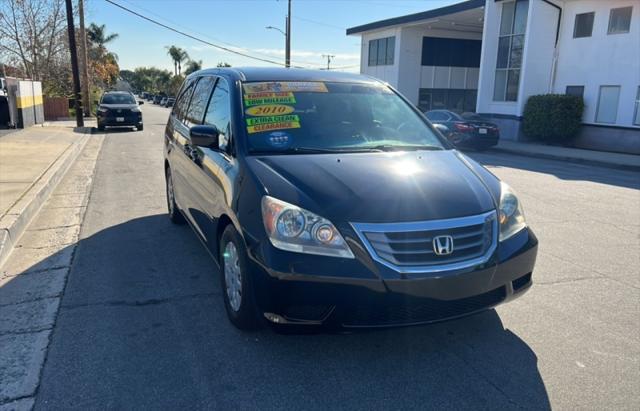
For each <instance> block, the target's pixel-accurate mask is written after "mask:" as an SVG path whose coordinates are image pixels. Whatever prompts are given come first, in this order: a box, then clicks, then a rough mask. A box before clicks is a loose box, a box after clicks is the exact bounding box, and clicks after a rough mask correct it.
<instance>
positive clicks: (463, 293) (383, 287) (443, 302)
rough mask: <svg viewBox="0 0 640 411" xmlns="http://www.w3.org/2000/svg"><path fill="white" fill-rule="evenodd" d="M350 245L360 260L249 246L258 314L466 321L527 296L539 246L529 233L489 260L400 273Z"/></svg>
mask: <svg viewBox="0 0 640 411" xmlns="http://www.w3.org/2000/svg"><path fill="white" fill-rule="evenodd" d="M347 241H349V242H350V244H351V245H352V249H353V250H354V254H355V255H356V258H355V259H341V258H332V257H321V256H312V255H304V254H296V253H290V252H286V251H282V250H278V249H275V248H274V247H272V246H271V244H270V243H268V241H267V242H266V243H256V244H254V245H250V246H249V254H250V265H251V270H252V274H253V277H252V278H253V279H254V281H255V283H254V288H255V290H256V303H257V305H258V308H259V311H260V313H261V314H263V315H264V316H265V317H266V318H267V319H268V320H270V321H271V322H273V323H279V324H297V325H326V326H330V327H338V328H345V327H346V328H358V327H392V326H406V325H415V324H424V323H431V322H437V321H443V320H448V319H453V318H457V317H462V316H466V315H470V314H473V313H476V312H479V311H483V310H486V309H489V308H492V307H495V306H496V305H498V304H501V303H504V302H506V301H509V300H511V299H514V298H517V297H519V296H521V295H523V294H524V293H525V292H526V291H527V290H528V289H529V288H530V286H531V284H532V272H533V267H534V264H535V260H536V255H537V247H538V240H537V239H536V237H535V235H534V234H533V232H532V231H531V230H530V229H528V228H527V229H525V230H522V231H521V232H520V233H518V234H516V235H515V236H513V237H512V238H510V239H509V240H507V241H505V242H503V243H500V244H499V245H498V248H497V249H496V251H495V252H494V253H493V255H492V256H491V258H490V259H489V260H488V261H487V262H486V263H483V264H480V265H477V266H474V267H469V268H466V269H464V270H458V271H453V272H440V273H424V274H415V273H412V274H402V273H398V272H397V271H394V270H392V269H390V268H388V267H385V266H383V265H381V264H379V263H377V262H375V261H373V260H372V259H371V258H370V257H368V254H367V253H366V251H364V250H363V249H361V247H360V246H359V245H358V244H357V243H356V242H355V241H353V240H351V241H350V240H347Z"/></svg>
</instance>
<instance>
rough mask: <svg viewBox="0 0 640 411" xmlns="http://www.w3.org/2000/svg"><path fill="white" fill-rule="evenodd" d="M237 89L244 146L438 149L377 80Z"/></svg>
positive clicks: (271, 148) (272, 149)
mask: <svg viewBox="0 0 640 411" xmlns="http://www.w3.org/2000/svg"><path fill="white" fill-rule="evenodd" d="M242 89H243V104H244V114H245V115H244V124H243V126H244V127H245V128H246V131H247V136H248V147H249V150H250V151H256V152H265V151H266V152H278V151H285V150H291V149H295V148H304V149H307V148H313V149H326V150H331V149H335V150H341V149H365V150H366V149H368V148H375V147H379V146H385V147H395V146H397V147H402V146H429V148H443V145H442V143H441V142H440V140H439V139H438V137H436V135H435V133H434V132H433V131H432V130H431V128H430V127H429V126H428V125H427V124H426V122H425V121H424V120H423V119H422V118H421V117H420V116H419V115H418V114H417V113H416V112H415V111H414V110H413V109H412V108H411V106H409V105H408V104H407V103H406V102H405V101H404V100H403V99H401V98H400V97H399V96H398V95H396V94H395V93H394V92H393V91H392V90H391V89H389V88H388V87H386V86H384V85H381V84H378V83H370V84H369V83H331V82H295V81H294V82H259V83H245V84H243V87H242Z"/></svg>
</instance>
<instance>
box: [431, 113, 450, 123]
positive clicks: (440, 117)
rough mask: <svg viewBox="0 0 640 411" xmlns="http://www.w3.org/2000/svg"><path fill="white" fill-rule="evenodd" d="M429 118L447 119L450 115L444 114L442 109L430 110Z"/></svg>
mask: <svg viewBox="0 0 640 411" xmlns="http://www.w3.org/2000/svg"><path fill="white" fill-rule="evenodd" d="M427 118H428V119H429V121H447V119H448V118H449V116H447V115H446V114H444V113H443V112H442V111H430V112H428V113H427Z"/></svg>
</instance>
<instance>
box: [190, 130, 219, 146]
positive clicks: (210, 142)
mask: <svg viewBox="0 0 640 411" xmlns="http://www.w3.org/2000/svg"><path fill="white" fill-rule="evenodd" d="M219 135H220V132H219V131H218V128H217V127H216V126H205V125H200V126H193V127H191V129H190V130H189V136H190V137H191V143H192V144H193V145H194V146H200V147H208V148H212V149H218V136H219Z"/></svg>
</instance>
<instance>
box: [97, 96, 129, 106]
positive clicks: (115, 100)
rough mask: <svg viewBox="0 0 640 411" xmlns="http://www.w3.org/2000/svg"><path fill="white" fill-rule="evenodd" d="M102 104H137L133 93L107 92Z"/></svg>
mask: <svg viewBox="0 0 640 411" xmlns="http://www.w3.org/2000/svg"><path fill="white" fill-rule="evenodd" d="M101 104H136V100H135V99H134V98H133V96H132V95H131V94H105V95H104V96H102V101H101Z"/></svg>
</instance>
